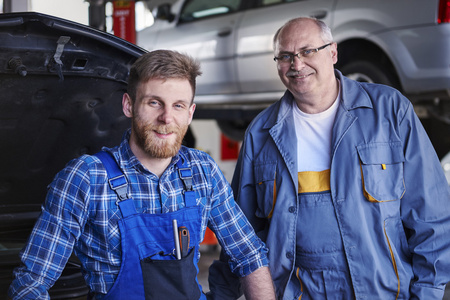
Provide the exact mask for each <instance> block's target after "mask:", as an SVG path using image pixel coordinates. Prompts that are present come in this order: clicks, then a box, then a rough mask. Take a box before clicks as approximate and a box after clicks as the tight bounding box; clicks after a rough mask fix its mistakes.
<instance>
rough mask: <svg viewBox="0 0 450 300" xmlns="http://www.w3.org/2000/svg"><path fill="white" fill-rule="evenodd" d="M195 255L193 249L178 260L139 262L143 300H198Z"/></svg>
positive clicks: (198, 289) (198, 291)
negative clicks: (142, 280)
mask: <svg viewBox="0 0 450 300" xmlns="http://www.w3.org/2000/svg"><path fill="white" fill-rule="evenodd" d="M195 253H196V251H195V248H194V249H192V251H191V252H190V253H189V254H188V255H187V256H186V257H183V258H182V259H180V260H153V259H151V257H149V258H145V259H143V260H141V268H142V275H143V278H144V291H145V299H146V300H154V299H188V300H198V299H200V296H201V291H200V287H199V285H198V283H197V280H196V278H197V268H196V267H195V265H194V255H195Z"/></svg>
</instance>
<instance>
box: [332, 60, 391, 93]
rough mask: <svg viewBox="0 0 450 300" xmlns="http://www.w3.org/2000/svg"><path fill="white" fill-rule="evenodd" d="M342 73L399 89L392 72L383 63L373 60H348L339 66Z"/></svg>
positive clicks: (362, 80) (359, 79)
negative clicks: (378, 63)
mask: <svg viewBox="0 0 450 300" xmlns="http://www.w3.org/2000/svg"><path fill="white" fill-rule="evenodd" d="M340 70H341V72H342V74H344V75H345V76H347V77H348V78H350V79H353V80H357V81H361V82H370V83H381V84H385V85H389V86H392V87H394V88H396V89H399V88H400V86H399V84H398V80H397V79H396V77H395V75H393V74H394V72H393V71H389V69H388V68H387V67H386V66H384V65H382V64H381V65H376V64H375V63H373V62H370V61H367V60H357V61H352V62H349V63H348V64H345V65H343V66H342V67H341V68H340Z"/></svg>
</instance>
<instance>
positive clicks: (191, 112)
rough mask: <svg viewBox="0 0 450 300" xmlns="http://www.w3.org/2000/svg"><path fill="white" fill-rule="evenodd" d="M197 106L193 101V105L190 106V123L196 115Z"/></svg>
mask: <svg viewBox="0 0 450 300" xmlns="http://www.w3.org/2000/svg"><path fill="white" fill-rule="evenodd" d="M195 107H196V105H195V103H192V105H191V107H189V124H191V122H192V118H193V117H194V112H195Z"/></svg>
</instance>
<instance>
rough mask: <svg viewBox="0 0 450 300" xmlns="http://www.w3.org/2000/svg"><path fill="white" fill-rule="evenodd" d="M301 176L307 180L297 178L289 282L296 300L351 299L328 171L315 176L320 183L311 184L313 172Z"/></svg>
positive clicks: (348, 273) (352, 296)
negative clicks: (293, 245) (293, 238)
mask: <svg viewBox="0 0 450 300" xmlns="http://www.w3.org/2000/svg"><path fill="white" fill-rule="evenodd" d="M301 173H302V172H301ZM303 173H306V177H309V178H306V177H305V176H303V177H302V176H300V175H299V191H298V192H299V193H298V203H299V205H298V218H297V242H296V244H297V249H296V257H295V272H294V274H293V275H292V276H293V277H296V278H293V280H291V284H294V285H295V286H296V287H295V290H296V291H298V293H297V297H298V298H296V299H301V300H308V299H314V300H320V299H324V300H325V299H327V300H329V299H342V300H349V299H354V293H353V288H352V284H351V280H350V272H349V269H348V263H347V259H346V257H345V253H344V246H343V243H342V239H341V234H340V230H339V226H338V222H337V218H336V214H335V211H334V205H333V202H332V198H331V193H330V188H329V186H330V184H329V170H327V171H324V172H322V173H323V174H321V175H318V176H319V178H322V180H314V178H315V177H314V174H313V173H316V172H303ZM317 173H320V172H317ZM299 174H300V173H299ZM316 176H317V175H316ZM311 177H312V178H311ZM305 179H309V180H305ZM311 180H313V181H311ZM305 181H306V182H305ZM308 181H310V182H308Z"/></svg>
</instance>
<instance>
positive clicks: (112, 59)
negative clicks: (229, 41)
mask: <svg viewBox="0 0 450 300" xmlns="http://www.w3.org/2000/svg"><path fill="white" fill-rule="evenodd" d="M143 53H145V50H143V49H141V48H139V47H137V46H136V45H133V44H131V43H129V42H127V41H125V40H122V39H120V38H118V37H115V36H113V35H110V34H107V33H104V32H101V31H98V30H96V29H93V28H90V27H87V26H84V25H81V24H78V23H74V22H71V21H68V20H63V19H59V18H56V17H53V16H48V15H44V14H39V13H12V14H0V141H1V142H0V143H1V144H0V159H1V163H0V248H1V246H2V245H5V243H11V242H23V241H24V240H25V239H26V238H27V236H28V235H29V233H30V230H31V228H32V226H33V225H34V222H35V220H36V218H37V216H38V214H39V212H40V206H41V205H42V203H43V202H44V199H45V195H46V190H47V185H48V184H49V183H50V182H51V181H52V179H53V177H54V176H55V174H56V173H57V172H58V171H59V170H61V169H62V168H63V167H64V165H65V164H66V163H67V162H68V161H69V160H70V159H72V158H75V157H78V156H80V155H82V154H85V153H90V154H93V153H95V152H97V151H99V150H100V149H101V147H102V146H113V145H117V144H119V143H120V140H121V137H122V135H123V133H124V131H125V129H126V128H127V127H129V125H130V123H129V120H128V118H126V117H125V116H124V115H123V113H122V105H121V103H122V95H123V93H124V92H125V91H126V81H127V77H128V72H129V69H130V67H131V65H132V64H133V63H134V61H135V60H136V59H137V58H138V57H139V56H141V55H142V54H143ZM6 263H11V262H10V261H9V262H7V261H5V260H4V259H2V258H0V269H3V268H4V264H6ZM52 299H53V298H52Z"/></svg>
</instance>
